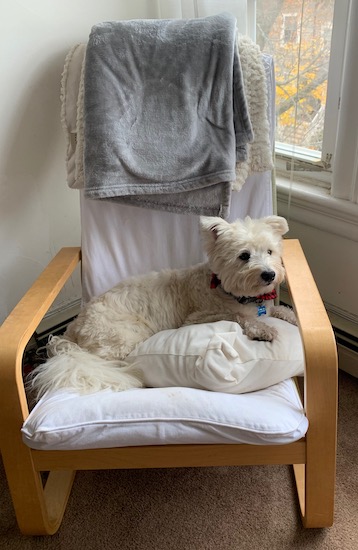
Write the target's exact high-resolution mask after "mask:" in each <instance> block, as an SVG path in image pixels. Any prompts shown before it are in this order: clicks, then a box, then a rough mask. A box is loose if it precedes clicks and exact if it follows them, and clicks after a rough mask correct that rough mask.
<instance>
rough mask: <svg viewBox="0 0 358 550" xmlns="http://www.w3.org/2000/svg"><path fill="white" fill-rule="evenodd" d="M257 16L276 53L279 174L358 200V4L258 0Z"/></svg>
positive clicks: (263, 39) (264, 45)
mask: <svg viewBox="0 0 358 550" xmlns="http://www.w3.org/2000/svg"><path fill="white" fill-rule="evenodd" d="M248 1H249V2H250V0H248ZM256 22H257V25H256V37H257V43H258V44H259V46H260V47H261V49H262V50H263V51H266V52H268V53H270V54H272V55H273V56H274V59H275V66H276V84H277V87H276V110H277V128H276V157H277V168H278V173H281V174H284V173H286V175H290V177H291V178H292V177H293V178H294V179H295V180H301V181H308V182H314V183H315V184H319V185H321V186H323V187H326V188H328V189H330V190H331V194H332V195H333V196H335V197H338V198H344V199H347V200H349V201H351V202H358V129H357V125H358V108H357V101H356V99H355V98H356V97H358V66H357V63H356V52H357V51H358V37H357V33H356V28H357V25H358V3H357V2H355V1H354V0H270V1H267V0H257V2H256Z"/></svg>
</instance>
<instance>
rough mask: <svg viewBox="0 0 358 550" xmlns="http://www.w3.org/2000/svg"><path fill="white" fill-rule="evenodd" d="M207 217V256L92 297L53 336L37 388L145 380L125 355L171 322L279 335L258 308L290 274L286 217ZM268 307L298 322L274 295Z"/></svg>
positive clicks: (118, 386) (116, 385)
mask: <svg viewBox="0 0 358 550" xmlns="http://www.w3.org/2000/svg"><path fill="white" fill-rule="evenodd" d="M200 223H201V231H202V236H203V242H204V247H205V250H206V253H207V256H208V263H205V264H199V265H196V266H193V267H190V268H186V269H180V270H165V271H161V272H159V273H154V272H153V273H149V274H148V275H143V276H140V277H135V278H131V279H127V280H125V281H122V282H121V283H119V284H118V285H117V286H115V287H114V288H113V289H111V290H109V291H108V292H106V293H105V294H103V295H101V296H99V297H98V298H95V299H93V300H91V301H90V302H89V303H88V304H87V306H86V307H85V308H84V309H83V310H82V311H81V313H80V314H79V315H78V317H77V318H76V319H75V320H74V321H73V322H72V323H71V324H70V325H69V326H68V328H67V331H66V333H65V334H64V336H63V338H59V337H56V338H53V339H52V340H51V341H50V342H49V346H48V348H49V353H50V354H51V355H52V357H51V358H50V359H49V360H48V361H47V362H46V363H45V364H44V365H41V366H40V367H38V369H36V370H35V375H34V376H33V378H32V385H33V387H34V389H35V390H36V391H37V393H38V395H42V394H43V393H45V392H46V391H47V390H50V389H55V388H59V387H68V388H73V389H75V390H77V391H79V392H82V393H84V392H91V391H98V390H99V389H104V388H112V389H115V390H124V389H128V388H131V387H139V386H141V385H142V383H141V381H140V379H139V378H138V377H137V376H136V374H135V370H134V371H133V368H134V369H135V366H134V367H133V366H131V367H127V366H126V363H125V358H126V357H127V355H128V354H129V353H130V352H131V351H132V350H133V349H134V348H135V347H136V345H137V344H139V343H140V342H143V341H144V340H146V339H147V338H149V337H150V336H152V335H153V334H155V333H157V332H159V331H161V330H164V329H173V328H178V327H180V326H182V325H188V324H194V323H207V322H214V321H218V320H229V321H236V322H238V323H239V324H240V325H241V327H242V328H243V330H244V334H246V335H247V336H248V337H249V338H251V339H256V340H265V341H272V340H273V339H274V338H275V336H276V330H275V329H274V328H273V327H270V326H268V325H267V324H265V322H264V321H262V318H261V317H259V316H258V305H260V301H261V300H262V299H261V298H260V296H261V295H263V294H267V293H270V292H271V291H272V290H273V289H274V288H275V287H276V286H277V285H279V284H280V283H281V282H282V281H283V279H284V275H285V272H284V268H283V265H282V261H281V242H282V235H284V234H285V233H286V232H287V231H288V225H287V222H286V220H285V219H284V218H281V217H279V216H268V217H266V218H262V219H260V220H252V219H251V218H249V217H247V218H246V219H245V220H244V221H236V222H234V223H231V224H230V223H228V222H226V221H224V220H223V219H221V218H215V217H214V218H212V217H202V218H201V220H200ZM213 273H214V274H215V276H216V277H215V280H216V281H217V284H216V287H215V288H212V285H211V280H212V274H213ZM257 297H259V298H257ZM256 302H258V303H256ZM265 308H266V314H267V315H271V316H274V317H279V318H281V319H284V320H286V321H288V322H290V323H293V324H295V317H294V314H293V313H292V311H291V310H290V309H288V308H285V307H282V306H274V303H273V300H272V299H271V300H266V301H265Z"/></svg>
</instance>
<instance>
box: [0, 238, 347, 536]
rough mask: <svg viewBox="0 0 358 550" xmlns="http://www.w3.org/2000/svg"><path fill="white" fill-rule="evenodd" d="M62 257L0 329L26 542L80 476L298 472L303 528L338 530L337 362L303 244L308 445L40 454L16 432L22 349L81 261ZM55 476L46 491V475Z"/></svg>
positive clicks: (291, 268) (4, 414)
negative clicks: (254, 467)
mask: <svg viewBox="0 0 358 550" xmlns="http://www.w3.org/2000/svg"><path fill="white" fill-rule="evenodd" d="M80 256H81V253H80V249H79V248H64V249H62V250H61V251H60V252H59V253H58V254H57V256H56V257H55V258H54V259H53V260H52V262H51V263H50V264H49V266H48V267H47V268H46V269H45V270H44V272H43V273H42V274H41V275H40V277H39V278H38V279H37V281H36V282H35V283H34V285H33V286H32V287H31V288H30V290H29V291H28V292H27V293H26V295H25V296H24V298H23V299H22V300H21V301H20V302H19V304H18V305H17V306H16V307H15V309H14V310H13V312H12V313H11V314H10V315H9V317H8V318H7V319H6V321H5V322H4V324H3V325H2V327H1V329H0V361H1V363H0V429H1V432H0V435H1V452H2V458H3V462H4V466H5V471H6V476H7V480H8V484H9V488H10V492H11V496H12V500H13V504H14V508H15V513H16V516H17V521H18V524H19V527H20V529H21V531H22V532H23V533H24V534H29V535H30V534H33V535H41V534H53V533H55V532H56V530H57V529H58V528H59V526H60V523H61V521H62V517H63V513H64V510H65V507H66V503H67V500H68V497H69V494H70V491H71V487H72V483H73V479H74V475H75V471H76V470H86V469H109V468H166V467H180V466H221V465H243V464H246V465H247V464H293V465H294V472H295V478H296V482H297V489H298V495H299V502H300V507H301V513H302V519H303V524H304V526H305V527H327V526H330V525H332V522H333V510H334V486H335V462H336V427H337V354H336V345H335V340H334V336H333V332H332V327H331V324H330V322H329V319H328V317H327V314H326V311H325V308H324V306H323V303H322V300H321V298H320V295H319V293H318V291H317V288H316V285H315V282H314V280H313V277H312V275H311V272H310V270H309V267H308V265H307V262H306V260H305V257H304V254H303V252H302V249H301V247H300V244H299V242H298V241H297V240H285V241H284V264H285V267H286V271H287V283H288V287H289V290H290V294H291V298H292V302H293V305H294V309H295V311H296V314H297V318H298V322H299V327H300V331H301V335H302V340H303V344H304V351H305V360H306V372H305V389H304V406H305V410H306V413H307V417H308V419H309V429H308V432H307V434H306V437H305V438H303V439H301V440H300V441H297V442H296V443H291V444H288V445H268V446H254V445H237V444H234V445H168V446H153V447H150V446H146V447H139V448H138V447H127V448H116V449H94V450H83V451H36V450H33V449H30V448H29V447H27V446H26V445H25V444H24V443H23V442H22V438H21V433H20V429H21V426H22V424H23V422H24V419H25V418H26V417H27V415H28V414H29V411H28V405H27V400H26V395H25V389H24V384H23V379H22V357H23V352H24V349H25V346H26V345H27V343H28V341H29V339H30V338H31V336H32V334H33V332H34V331H35V330H36V328H37V326H38V324H39V323H40V321H41V319H42V318H43V316H44V314H45V313H46V311H47V310H48V308H49V307H50V306H51V304H52V302H53V300H54V299H55V297H56V296H57V294H58V293H59V291H60V289H61V288H62V286H63V285H64V283H65V282H66V280H67V279H68V278H69V277H70V275H71V273H72V272H73V270H74V269H75V267H76V265H77V263H78V262H79V261H80ZM47 471H49V472H50V473H49V476H48V478H47V481H46V483H45V485H43V483H42V476H41V472H47Z"/></svg>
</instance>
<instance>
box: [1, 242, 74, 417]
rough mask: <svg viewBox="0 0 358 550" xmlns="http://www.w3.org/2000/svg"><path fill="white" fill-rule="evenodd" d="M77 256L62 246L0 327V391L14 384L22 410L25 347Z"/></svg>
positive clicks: (67, 275) (24, 402)
mask: <svg viewBox="0 0 358 550" xmlns="http://www.w3.org/2000/svg"><path fill="white" fill-rule="evenodd" d="M80 259H81V251H80V248H79V247H69V248H62V249H61V250H60V252H59V253H58V254H57V255H56V256H55V257H54V258H53V260H52V261H51V262H50V263H49V265H48V266H47V267H46V268H45V270H44V271H43V272H42V273H41V275H40V276H39V277H38V279H37V280H36V281H35V283H34V284H33V285H32V286H31V288H30V289H29V290H28V291H27V292H26V294H25V296H24V297H23V298H22V300H21V301H20V302H19V303H18V304H17V306H16V307H15V308H14V309H13V311H12V312H11V313H10V315H9V316H8V317H7V319H6V320H5V321H4V323H3V325H2V326H1V327H0V359H1V370H0V377H1V381H0V392H4V397H5V394H6V393H7V392H8V391H9V388H13V387H14V385H15V384H16V386H17V388H18V391H19V393H20V394H21V395H20V399H21V401H22V402H23V407H24V412H25V411H26V409H27V405H26V400H25V396H24V393H23V382H22V369H21V367H22V356H23V352H24V349H25V347H26V344H27V343H28V341H29V340H30V338H31V336H32V334H33V333H34V332H35V330H36V328H37V326H38V325H39V323H40V321H41V320H42V318H43V316H44V315H45V313H46V312H47V310H48V309H49V307H50V306H51V304H52V303H53V301H54V300H55V298H56V296H57V295H58V293H59V292H60V290H61V288H62V287H63V285H64V284H65V282H66V281H67V279H68V278H69V277H70V276H71V274H72V273H73V271H74V269H75V268H76V266H77V264H78V262H79V261H80ZM21 396H22V397H21ZM25 415H26V414H25Z"/></svg>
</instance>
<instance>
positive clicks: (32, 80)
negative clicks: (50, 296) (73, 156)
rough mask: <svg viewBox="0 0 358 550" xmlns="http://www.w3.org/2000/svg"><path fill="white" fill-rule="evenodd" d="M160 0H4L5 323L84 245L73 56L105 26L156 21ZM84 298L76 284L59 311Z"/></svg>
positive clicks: (0, 133) (1, 168) (1, 197)
mask: <svg viewBox="0 0 358 550" xmlns="http://www.w3.org/2000/svg"><path fill="white" fill-rule="evenodd" d="M156 7H157V2H156V0H152V1H151V0H130V1H129V0H122V1H120V0H100V1H98V0H75V1H74V0H51V1H49V0H23V1H16V0H2V1H1V5H0V29H1V32H0V52H1V73H0V74H1V80H2V86H1V92H0V94H1V102H0V104H1V125H0V258H1V262H0V289H1V291H0V322H2V321H3V320H4V318H5V317H6V316H7V314H8V313H9V312H10V311H11V310H12V308H13V307H14V306H15V305H16V303H17V301H18V300H19V299H20V298H21V297H22V295H23V294H24V292H25V291H26V290H27V289H28V288H29V287H30V285H31V284H32V282H33V281H34V280H35V278H36V277H37V276H38V275H39V274H40V272H41V271H42V269H43V268H44V267H45V266H46V265H47V263H48V261H49V260H50V259H51V258H52V257H53V256H54V255H55V253H56V252H57V251H58V250H59V249H60V248H61V247H62V246H67V245H68V246H71V245H78V244H80V230H79V204H78V195H77V192H76V191H74V190H70V189H68V188H67V186H66V173H65V163H64V159H65V140H64V137H63V134H62V128H61V124H60V99H59V97H60V94H59V90H60V79H61V72H62V68H63V63H64V59H65V56H66V53H67V51H68V50H69V49H70V48H71V46H72V45H73V44H76V43H77V42H86V41H87V37H88V34H89V31H90V29H91V26H92V25H93V24H95V23H98V22H100V21H105V20H110V19H111V20H113V19H126V18H145V17H153V16H154V11H155V10H156ZM79 297H80V287H79V276H78V274H77V276H75V277H73V278H72V280H71V281H70V282H69V283H68V284H67V286H66V289H65V291H63V292H62V293H61V295H60V297H59V298H58V299H57V301H56V307H60V306H62V305H66V304H67V303H71V302H72V301H73V300H76V299H78V298H79Z"/></svg>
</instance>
